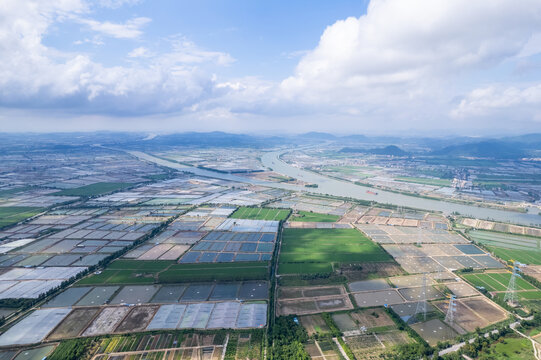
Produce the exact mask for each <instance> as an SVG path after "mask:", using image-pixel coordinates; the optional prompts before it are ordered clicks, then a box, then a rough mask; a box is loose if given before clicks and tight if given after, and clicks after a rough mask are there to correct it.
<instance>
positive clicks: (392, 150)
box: [340, 145, 409, 156]
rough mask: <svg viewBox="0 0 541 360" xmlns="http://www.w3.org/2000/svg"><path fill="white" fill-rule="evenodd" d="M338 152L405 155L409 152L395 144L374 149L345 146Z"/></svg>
mask: <svg viewBox="0 0 541 360" xmlns="http://www.w3.org/2000/svg"><path fill="white" fill-rule="evenodd" d="M340 152H343V153H361V154H373V155H390V156H407V155H409V153H407V152H406V151H404V150H402V149H401V148H399V147H398V146H395V145H389V146H385V147H383V148H375V149H359V148H351V147H345V148H343V149H342V150H340Z"/></svg>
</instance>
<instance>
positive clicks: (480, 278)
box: [462, 272, 536, 291]
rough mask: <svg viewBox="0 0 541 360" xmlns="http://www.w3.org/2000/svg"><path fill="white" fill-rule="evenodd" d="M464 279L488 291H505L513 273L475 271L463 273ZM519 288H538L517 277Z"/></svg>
mask: <svg viewBox="0 0 541 360" xmlns="http://www.w3.org/2000/svg"><path fill="white" fill-rule="evenodd" d="M462 276H463V277H464V279H466V280H467V281H468V282H470V283H471V284H472V285H473V286H479V287H484V288H485V289H486V290H487V291H505V290H506V289H507V285H508V284H509V280H510V279H511V273H509V272H501V273H488V272H486V273H474V274H463V275H462ZM516 285H517V290H519V291H520V290H535V289H536V288H535V287H534V286H533V285H532V284H530V283H529V282H527V281H526V280H524V279H522V278H517V279H516Z"/></svg>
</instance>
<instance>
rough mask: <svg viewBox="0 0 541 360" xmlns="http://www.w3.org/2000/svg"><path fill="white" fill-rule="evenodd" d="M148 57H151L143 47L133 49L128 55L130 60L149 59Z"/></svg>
mask: <svg viewBox="0 0 541 360" xmlns="http://www.w3.org/2000/svg"><path fill="white" fill-rule="evenodd" d="M149 56H151V54H150V51H149V50H148V49H147V48H146V47H144V46H139V47H138V48H135V49H133V50H132V51H130V52H129V53H128V57H131V58H138V57H149Z"/></svg>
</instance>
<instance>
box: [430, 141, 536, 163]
mask: <svg viewBox="0 0 541 360" xmlns="http://www.w3.org/2000/svg"><path fill="white" fill-rule="evenodd" d="M430 155H436V156H446V157H478V158H494V159H520V158H523V157H526V156H527V154H526V152H525V151H524V149H523V144H521V143H516V142H505V141H496V140H489V141H482V142H478V143H471V144H462V145H454V146H447V147H445V148H443V149H441V150H437V151H432V152H431V153H430Z"/></svg>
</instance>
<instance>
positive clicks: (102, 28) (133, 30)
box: [79, 17, 152, 39]
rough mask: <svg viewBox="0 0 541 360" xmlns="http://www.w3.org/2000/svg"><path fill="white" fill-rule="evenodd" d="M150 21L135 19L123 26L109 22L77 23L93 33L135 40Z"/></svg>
mask: <svg viewBox="0 0 541 360" xmlns="http://www.w3.org/2000/svg"><path fill="white" fill-rule="evenodd" d="M150 21H152V20H151V19H149V18H147V17H136V18H134V19H131V20H128V21H126V22H125V23H124V24H116V23H112V22H109V21H104V22H100V21H97V20H93V19H79V22H81V23H82V24H85V25H87V26H88V27H89V28H90V29H92V30H93V31H96V32H98V33H101V34H103V35H106V36H111V37H114V38H117V39H135V38H137V37H139V36H141V34H142V33H143V32H142V31H141V28H142V27H143V26H144V25H146V24H148V23H149V22H150Z"/></svg>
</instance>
